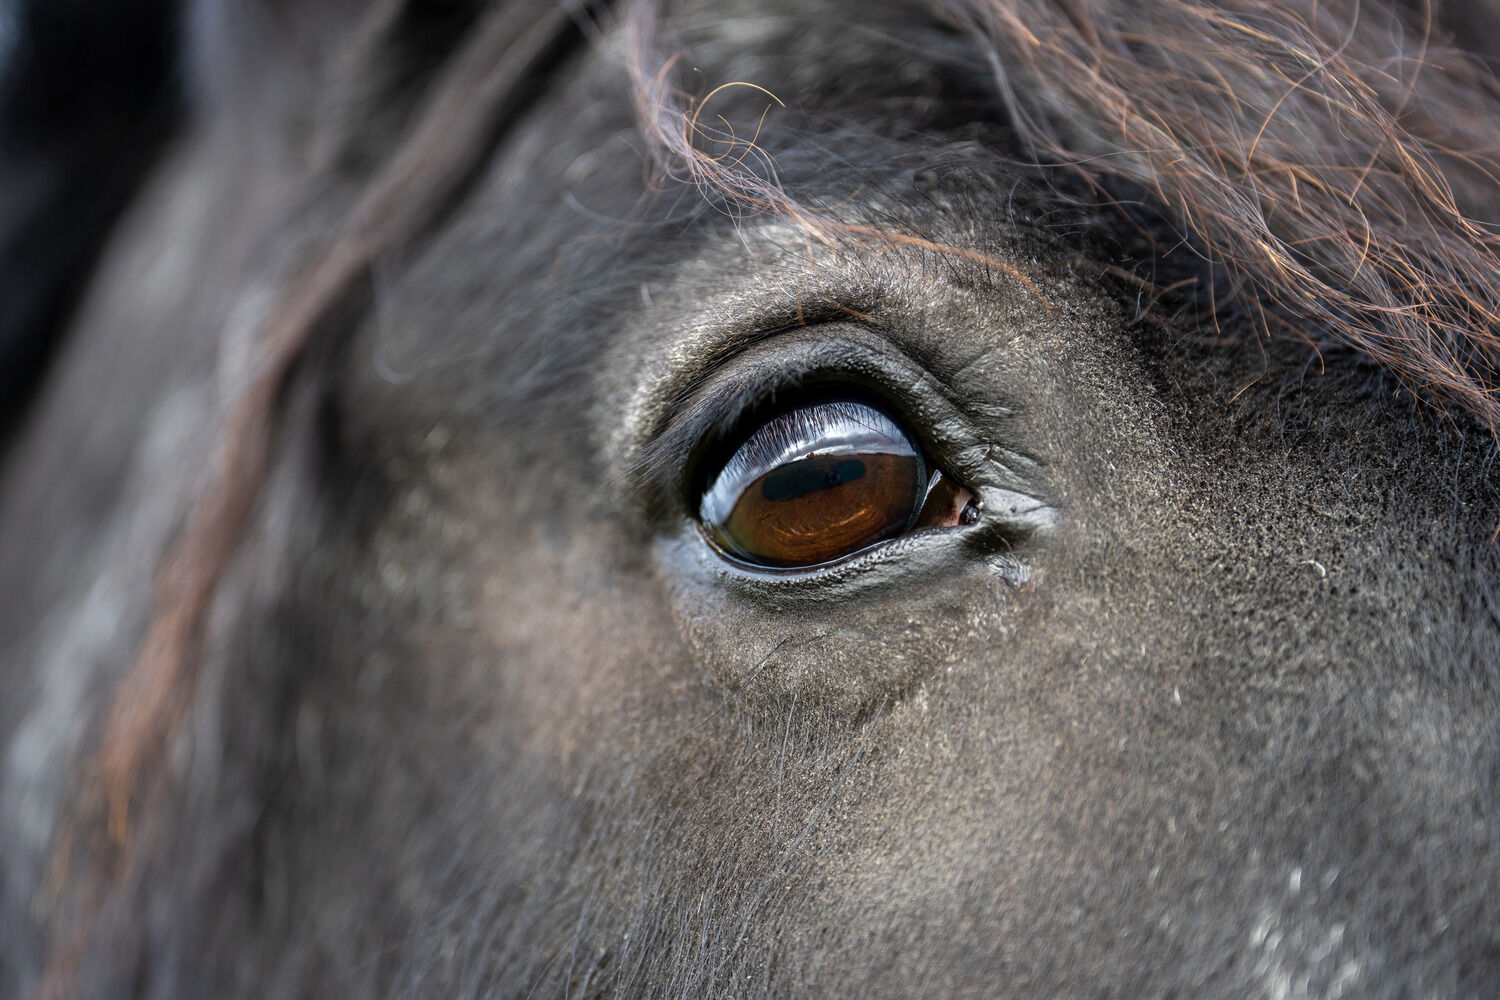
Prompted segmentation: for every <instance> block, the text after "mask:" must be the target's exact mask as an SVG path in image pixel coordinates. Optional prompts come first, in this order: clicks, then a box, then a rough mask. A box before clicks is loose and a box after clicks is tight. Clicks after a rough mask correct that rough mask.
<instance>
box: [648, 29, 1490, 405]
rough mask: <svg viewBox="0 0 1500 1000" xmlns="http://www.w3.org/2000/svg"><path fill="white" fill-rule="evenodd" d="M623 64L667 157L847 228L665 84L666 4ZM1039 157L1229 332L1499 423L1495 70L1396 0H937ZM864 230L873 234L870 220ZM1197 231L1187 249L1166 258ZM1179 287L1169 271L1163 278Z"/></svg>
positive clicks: (711, 188)
mask: <svg viewBox="0 0 1500 1000" xmlns="http://www.w3.org/2000/svg"><path fill="white" fill-rule="evenodd" d="M630 12H631V13H630V18H631V28H632V36H633V42H632V45H631V47H630V51H631V63H630V68H631V72H632V77H633V80H634V83H635V92H636V102H637V107H638V109H639V112H640V117H641V120H642V122H643V125H644V127H645V129H646V130H647V132H648V135H649V136H650V137H651V138H652V140H653V142H654V151H655V154H656V157H657V163H658V169H659V170H660V172H661V173H663V174H670V175H674V176H677V177H679V178H680V179H682V180H685V181H688V182H691V183H693V184H696V185H697V186H698V187H699V188H700V189H701V190H703V191H704V192H705V193H706V194H708V195H709V196H711V197H715V198H717V199H719V200H721V201H722V202H724V203H725V204H726V205H727V206H728V207H729V209H730V211H732V212H734V213H738V214H745V213H749V214H755V213H763V212H771V213H775V214H779V215H782V216H785V217H787V218H790V219H792V220H793V221H795V222H797V223H799V224H800V225H802V226H804V227H805V228H807V229H808V230H809V231H810V232H812V233H813V234H814V235H825V234H827V233H828V232H829V231H831V230H836V229H837V228H838V226H837V224H835V223H832V222H831V220H828V219H826V218H824V217H821V216H819V214H818V213H817V212H815V211H814V210H812V209H810V208H808V207H806V206H803V205H801V204H799V203H798V202H797V201H796V200H795V199H794V198H793V197H791V196H790V195H789V194H788V193H787V192H785V191H783V190H781V189H780V188H779V187H778V186H777V185H776V184H775V182H774V181H773V180H771V179H768V177H767V176H765V174H766V172H765V171H757V169H756V167H757V165H758V163H759V162H760V161H762V159H763V155H762V154H759V153H758V150H757V148H756V147H755V144H754V140H753V139H745V138H743V137H739V136H734V135H732V134H729V133H725V132H720V131H717V130H715V129H714V128H711V127H710V126H708V125H706V124H705V121H707V120H708V119H709V118H710V117H711V116H707V115H703V114H702V99H696V100H695V99H693V98H690V97H688V96H687V95H685V94H682V93H681V92H680V91H678V90H677V89H676V88H674V87H673V86H672V83H671V79H670V70H671V66H672V62H671V60H670V59H669V58H664V57H663V55H662V53H661V52H660V50H659V47H660V42H659V39H660V37H661V35H662V32H661V29H660V25H659V24H658V23H657V20H656V18H655V12H654V10H653V9H652V8H651V7H650V6H648V5H646V4H634V5H632V6H631V7H630ZM937 12H938V15H939V16H940V17H941V18H942V19H944V20H945V21H946V22H947V23H948V24H950V25H951V26H952V27H953V28H954V29H955V30H957V31H960V32H962V33H963V34H964V35H966V36H968V37H969V38H970V39H971V40H972V41H973V42H974V43H975V45H976V46H977V47H978V49H979V51H980V53H981V54H982V56H983V58H984V59H985V61H986V62H987V63H988V64H989V66H990V68H991V71H992V73H993V76H994V80H995V84H996V87H997V90H998V94H999V97H1000V100H1001V102H1002V104H1003V108H1004V111H1005V113H1006V115H1007V116H1008V119H1009V120H1008V124H1009V125H1010V126H1011V127H1012V128H1013V129H1014V130H1015V131H1016V133H1017V135H1018V136H1019V137H1020V138H1021V140H1022V142H1023V143H1024V144H1025V145H1026V146H1027V147H1028V152H1029V155H1030V157H1031V159H1032V160H1033V161H1034V162H1035V163H1037V164H1038V165H1039V166H1043V167H1046V168H1049V169H1051V170H1053V171H1054V172H1056V171H1059V170H1061V171H1065V172H1067V173H1069V174H1071V175H1073V176H1074V177H1075V178H1077V179H1078V180H1079V181H1080V182H1081V185H1082V187H1083V189H1084V190H1085V191H1086V192H1088V193H1089V194H1090V195H1091V196H1092V198H1093V199H1094V200H1096V201H1097V202H1098V203H1100V204H1104V205H1108V206H1111V207H1113V208H1115V209H1118V210H1119V211H1121V212H1124V213H1125V215H1126V216H1127V218H1128V219H1130V220H1131V221H1132V222H1134V223H1135V224H1136V225H1137V226H1139V227H1140V229H1141V230H1142V231H1143V232H1147V233H1148V234H1150V237H1151V239H1152V241H1153V242H1154V244H1155V246H1154V251H1155V252H1154V254H1153V257H1154V258H1156V259H1155V261H1154V262H1155V263H1156V264H1157V266H1158V268H1159V270H1158V271H1157V273H1156V274H1155V275H1148V276H1143V277H1146V278H1152V279H1154V280H1156V281H1158V282H1159V283H1161V284H1163V285H1173V286H1184V285H1186V286H1189V287H1191V289H1192V291H1191V293H1190V294H1191V296H1192V297H1193V298H1194V299H1195V300H1196V301H1195V306H1196V307H1197V309H1198V311H1199V313H1200V315H1201V316H1202V318H1203V319H1204V320H1206V321H1207V322H1210V323H1212V324H1214V326H1215V327H1216V328H1220V329H1221V330H1222V329H1223V328H1224V327H1225V326H1228V325H1230V324H1229V323H1228V321H1229V320H1231V319H1236V318H1238V317H1241V316H1246V317H1248V318H1249V319H1250V320H1251V322H1250V323H1249V324H1243V323H1234V324H1232V327H1233V332H1235V333H1237V334H1238V333H1241V332H1246V331H1248V332H1253V333H1255V334H1258V335H1261V336H1263V337H1265V338H1267V339H1273V338H1274V339H1281V340H1284V339H1293V340H1297V341H1301V342H1303V343H1305V344H1307V345H1310V346H1311V347H1312V348H1313V349H1314V350H1321V349H1327V348H1328V347H1331V346H1336V345H1340V346H1345V347H1349V348H1353V349H1354V350H1356V351H1357V352H1359V353H1361V354H1363V355H1365V356H1367V357H1368V358H1370V359H1372V360H1373V361H1375V362H1376V363H1378V364H1379V365H1381V366H1382V367H1384V368H1385V369H1387V370H1389V371H1390V372H1392V373H1393V374H1395V375H1396V376H1397V377H1398V378H1399V379H1400V380H1401V381H1402V382H1404V383H1405V384H1407V385H1408V386H1410V387H1411V388H1414V389H1416V390H1419V391H1421V392H1423V393H1424V394H1430V395H1431V396H1433V397H1435V398H1436V399H1437V400H1438V401H1440V403H1443V404H1448V405H1452V406H1454V407H1457V408H1458V409H1460V410H1467V411H1469V412H1470V413H1472V414H1473V415H1475V416H1477V417H1478V418H1479V419H1480V420H1482V421H1483V422H1484V423H1485V424H1486V425H1487V426H1488V427H1489V428H1490V430H1491V432H1492V433H1493V432H1495V431H1496V429H1497V428H1500V397H1497V388H1500V383H1497V375H1500V287H1497V286H1496V285H1495V284H1494V283H1493V282H1491V281H1489V280H1487V279H1488V278H1489V276H1490V275H1493V274H1495V273H1496V272H1497V265H1500V236H1497V234H1496V230H1495V224H1496V223H1497V222H1500V219H1497V218H1495V213H1496V212H1497V210H1500V184H1497V174H1496V166H1497V159H1496V157H1497V153H1500V86H1497V82H1496V79H1495V77H1494V76H1493V75H1492V74H1491V72H1490V71H1489V70H1488V69H1487V68H1486V67H1485V66H1484V65H1483V63H1482V62H1481V61H1480V60H1479V59H1477V58H1475V57H1471V56H1470V55H1469V54H1467V53H1464V52H1460V51H1458V50H1456V49H1454V48H1451V47H1439V46H1438V45H1436V44H1435V38H1434V35H1435V27H1434V24H1433V19H1432V16H1431V12H1430V11H1428V12H1426V14H1425V15H1424V17H1423V18H1422V20H1421V23H1419V24H1411V23H1409V22H1408V18H1407V17H1406V12H1405V11H1404V10H1402V9H1398V8H1395V7H1394V6H1390V5H1387V6H1380V5H1376V4H1370V3H1364V4H1360V3H1356V2H1352V0H1332V2H1329V0H1288V2H1272V0H1165V2H1162V3H1157V4H1144V5H1138V4H1131V5H1123V4H1117V3H1110V2H1108V0H938V3H937ZM866 235H868V234H866ZM1174 246H1183V247H1186V248H1187V250H1188V251H1189V252H1188V253H1183V252H1181V251H1179V252H1178V253H1177V254H1176V256H1177V257H1178V258H1188V259H1186V260H1185V261H1184V263H1181V264H1176V265H1175V273H1174V265H1173V263H1172V262H1171V261H1170V260H1167V259H1166V258H1168V257H1170V256H1171V251H1172V250H1173V249H1174ZM1164 274H1165V275H1166V277H1167V279H1168V280H1162V279H1163V275H1164Z"/></svg>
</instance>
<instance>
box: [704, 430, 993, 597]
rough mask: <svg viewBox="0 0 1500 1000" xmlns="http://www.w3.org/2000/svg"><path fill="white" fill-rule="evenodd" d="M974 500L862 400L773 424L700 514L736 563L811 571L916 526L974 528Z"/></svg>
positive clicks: (712, 488) (714, 487) (730, 466)
mask: <svg viewBox="0 0 1500 1000" xmlns="http://www.w3.org/2000/svg"><path fill="white" fill-rule="evenodd" d="M973 513H974V511H973V494H972V493H970V492H969V491H968V490H966V489H964V488H963V487H961V486H957V485H956V484H953V483H951V482H950V481H948V480H946V479H945V478H944V477H943V476H942V474H941V473H939V472H936V471H932V470H929V469H928V465H927V462H926V460H925V459H924V457H923V455H922V452H921V450H920V449H919V448H918V447H917V446H916V444H915V443H914V442H913V441H912V439H911V436H910V435H909V434H907V433H906V432H905V431H904V430H902V429H901V427H900V426H899V425H898V424H897V423H896V422H895V421H894V420H892V419H891V418H890V417H889V416H887V415H886V414H884V413H882V412H880V411H879V410H877V409H876V408H874V407H873V406H869V405H867V404H865V403H858V402H829V403H819V404H816V405H813V406H805V407H802V408H800V409H795V410H791V411H788V412H786V413H783V414H781V415H780V416H777V417H774V418H772V419H771V420H769V421H767V422H766V423H765V424H763V425H762V426H761V427H760V428H759V429H757V430H756V431H755V432H754V433H753V434H751V435H750V437H749V438H748V439H747V440H746V441H745V443H744V444H742V445H741V446H740V447H739V449H738V450H737V451H735V453H734V454H733V455H731V456H730V458H729V461H728V462H726V463H725V464H724V468H723V469H722V470H721V471H720V472H719V473H718V475H717V476H715V477H714V478H713V480H712V481H711V483H710V484H709V487H708V489H707V490H706V491H705V492H704V494H703V501H702V504H701V505H700V507H699V516H700V517H701V518H702V521H703V525H704V527H705V528H706V529H707V530H708V533H709V535H710V536H711V537H712V539H713V541H714V543H715V544H716V545H717V546H718V547H719V548H720V549H721V550H722V551H723V552H725V553H726V554H727V555H729V556H731V557H734V558H737V559H740V560H743V561H745V562H748V563H753V564H755V565H759V566H768V567H779V568H807V567H813V566H818V565H820V564H823V563H828V562H832V561H834V560H837V559H840V558H842V557H844V556H846V555H850V554H853V553H855V552H858V551H860V550H862V549H866V548H869V547H870V546H872V545H876V544H878V543H880V542H884V541H889V540H890V539H893V538H897V537H899V536H900V535H902V534H905V533H906V532H907V531H909V530H911V529H913V528H914V527H917V526H923V527H943V526H949V525H954V524H960V523H967V522H968V521H969V520H970V519H971V517H972V515H973Z"/></svg>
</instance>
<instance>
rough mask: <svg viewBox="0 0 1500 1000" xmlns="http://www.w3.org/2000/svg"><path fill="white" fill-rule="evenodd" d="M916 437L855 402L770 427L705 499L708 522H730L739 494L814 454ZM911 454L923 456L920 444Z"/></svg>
mask: <svg viewBox="0 0 1500 1000" xmlns="http://www.w3.org/2000/svg"><path fill="white" fill-rule="evenodd" d="M893 439H894V440H905V441H907V442H909V443H911V435H909V434H908V433H906V431H904V430H902V429H901V427H900V426H899V425H898V424H897V423H896V422H895V421H894V420H892V419H891V418H890V417H888V416H886V415H885V414H884V413H881V412H880V411H879V410H877V409H875V408H873V407H871V406H868V405H865V404H862V403H852V402H831V403H820V404H818V405H816V406H808V407H803V408H801V409H797V410H793V411H791V412H790V413H784V414H782V415H781V416H779V417H775V418H773V419H772V420H770V421H768V422H767V423H766V424H765V425H764V426H763V427H761V428H760V429H759V430H757V431H756V432H755V433H754V434H753V435H751V436H750V438H749V439H748V440H747V441H746V442H745V443H744V444H742V445H741V446H740V447H739V449H738V450H737V451H735V453H734V454H733V455H732V456H730V459H729V461H728V462H726V463H725V464H724V468H723V469H722V470H721V471H720V472H719V474H718V475H717V476H715V477H714V479H713V482H712V483H711V484H709V488H708V490H707V491H706V492H705V493H704V497H703V507H702V513H703V516H704V517H705V518H709V519H715V518H721V517H725V516H727V515H728V513H729V508H731V507H733V505H734V502H735V500H736V499H737V498H738V497H739V495H740V493H741V492H743V490H744V489H745V488H746V487H747V486H748V485H749V484H750V483H752V482H754V481H755V480H756V479H759V478H760V477H761V476H763V475H764V474H765V473H766V471H767V470H769V469H773V468H775V467H776V466H778V465H783V464H785V463H786V462H789V461H792V460H794V459H797V458H805V457H807V456H809V455H813V454H825V455H826V454H837V453H840V452H844V451H848V452H850V453H855V452H861V451H870V450H882V448H881V446H882V445H883V444H884V442H887V441H891V440H893ZM912 450H913V451H915V452H917V454H921V452H920V449H918V448H917V447H916V446H915V444H914V443H913V444H912Z"/></svg>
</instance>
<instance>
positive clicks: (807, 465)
mask: <svg viewBox="0 0 1500 1000" xmlns="http://www.w3.org/2000/svg"><path fill="white" fill-rule="evenodd" d="M864 474H865V463H863V462H861V461H860V460H859V459H857V458H804V459H802V460H801V461H800V462H792V463H791V464H790V465H783V466H782V467H781V468H780V469H778V470H776V471H775V472H773V473H771V474H770V475H769V476H766V477H765V478H764V479H762V480H761V481H760V495H761V496H762V497H764V498H765V499H767V500H771V501H776V500H796V499H799V498H800V497H805V496H807V495H808V494H809V493H816V492H817V491H818V490H831V489H833V488H834V487H835V486H839V485H842V484H843V483H852V482H853V481H854V480H856V479H859V478H861V477H863V476H864Z"/></svg>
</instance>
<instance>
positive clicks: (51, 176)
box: [0, 0, 181, 455]
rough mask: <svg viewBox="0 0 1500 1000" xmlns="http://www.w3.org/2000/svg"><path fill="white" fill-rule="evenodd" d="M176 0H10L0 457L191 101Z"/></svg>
mask: <svg viewBox="0 0 1500 1000" xmlns="http://www.w3.org/2000/svg"><path fill="white" fill-rule="evenodd" d="M176 9H177V2H176V0H128V2H124V3H122V2H120V0H0V455H3V453H4V451H5V450H6V449H7V448H8V446H9V442H10V439H11V437H12V436H13V432H14V430H15V423H16V420H17V418H18V416H19V415H20V413H21V412H22V410H23V408H24V407H25V405H26V402H27V400H29V399H30V397H31V394H32V392H33V391H34V388H35V385H36V382H37V379H38V378H39V377H40V375H41V373H42V372H43V370H44V368H45V366H46V362H47V360H48V359H49V358H50V357H51V355H52V353H53V351H54V350H55V349H56V347H57V345H58V341H59V333H60V331H61V330H62V329H63V328H64V327H65V325H66V323H67V320H68V318H69V316H70V315H71V313H72V310H73V308H74V306H75V305H76V302H77V297H78V294H79V292H80V290H81V289H82V288H83V287H84V285H85V283H86V281H87V278H88V275H89V271H90V270H91V268H92V266H93V263H94V261H95V260H96V259H97V258H98V256H99V252H100V250H101V249H102V244H103V242H104V239H103V237H104V236H105V235H106V234H107V232H108V230H109V228H110V226H111V225H112V224H113V223H114V221H115V219H116V218H117V217H118V215H119V213H120V212H121V211H122V210H123V209H124V208H125V206H126V204H127V202H128V201H129V198H130V195H131V194H132V192H133V191H134V190H135V188H136V185H137V184H138V183H139V181H140V179H141V177H142V176H143V175H144V173H145V171H146V169H147V168H148V167H149V166H150V165H151V163H152V162H153V160H154V158H155V157H156V155H157V154H158V153H159V152H160V150H161V148H162V145H163V143H164V142H165V140H166V138H167V136H169V135H170V133H171V129H172V125H173V123H174V121H175V120H176V118H177V116H178V114H179V112H180V108H181V100H180V95H179V92H178V89H177V74H176V72H175V66H176V64H177V60H176V56H175V48H176V45H175V38H176V34H177V32H176V21H177V17H176Z"/></svg>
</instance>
